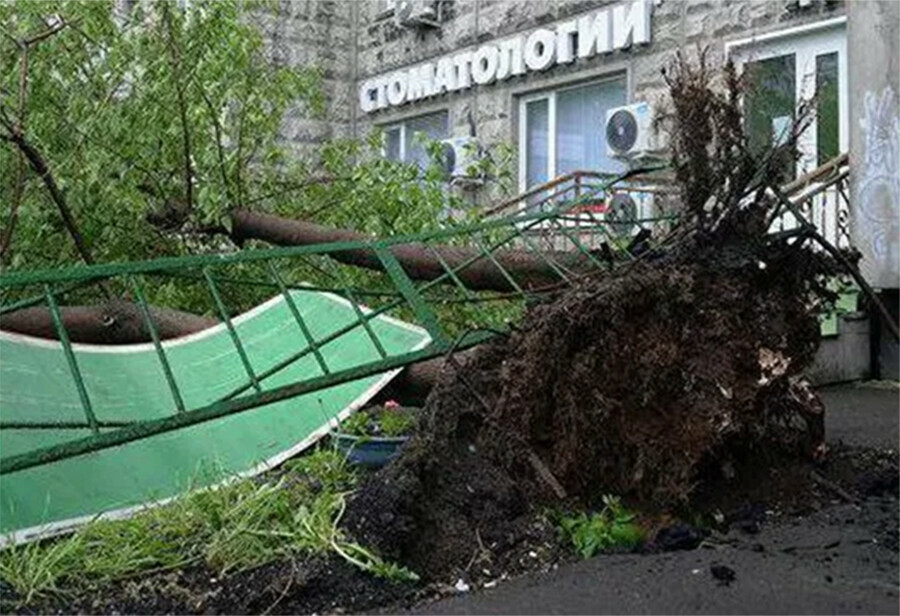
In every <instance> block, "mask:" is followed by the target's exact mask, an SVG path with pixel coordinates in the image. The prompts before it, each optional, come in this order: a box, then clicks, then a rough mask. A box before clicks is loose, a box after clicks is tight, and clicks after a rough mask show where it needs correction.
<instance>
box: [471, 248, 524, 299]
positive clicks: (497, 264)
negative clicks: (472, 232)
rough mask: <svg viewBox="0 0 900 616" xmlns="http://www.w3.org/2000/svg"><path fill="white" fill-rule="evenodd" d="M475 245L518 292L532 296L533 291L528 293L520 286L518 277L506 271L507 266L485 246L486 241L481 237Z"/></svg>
mask: <svg viewBox="0 0 900 616" xmlns="http://www.w3.org/2000/svg"><path fill="white" fill-rule="evenodd" d="M475 246H476V247H477V248H478V250H480V251H481V253H482V254H483V255H484V256H485V257H487V258H488V261H490V262H491V263H493V264H494V267H496V268H497V269H498V270H500V273H501V274H502V275H503V277H504V278H505V279H506V281H507V282H508V283H509V285H510V286H511V287H512V288H513V289H515V290H516V293H521V294H522V296H523V297H530V296H531V293H528V292H527V291H525V290H524V289H523V288H522V287H520V286H519V283H518V282H516V279H515V278H513V277H512V276H511V275H510V273H509V272H507V271H506V268H505V267H503V266H502V265H500V261H498V260H497V257H495V256H494V253H493V252H491V251H490V250H489V249H488V248H487V246H485V245H484V243H482V241H481V240H480V239H476V240H475Z"/></svg>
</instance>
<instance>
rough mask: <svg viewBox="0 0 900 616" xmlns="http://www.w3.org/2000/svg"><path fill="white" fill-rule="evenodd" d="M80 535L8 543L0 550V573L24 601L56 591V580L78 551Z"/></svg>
mask: <svg viewBox="0 0 900 616" xmlns="http://www.w3.org/2000/svg"><path fill="white" fill-rule="evenodd" d="M82 548H83V545H82V542H81V539H80V537H78V536H77V535H76V536H73V537H66V538H63V539H60V540H58V541H53V542H35V543H30V544H26V545H20V546H15V545H14V546H11V547H9V548H7V549H6V550H4V551H3V552H0V576H2V577H3V579H4V580H5V581H6V582H7V583H8V584H9V585H11V586H12V587H13V588H14V589H15V591H16V592H17V593H18V594H19V596H20V597H21V598H22V600H23V601H24V602H25V603H29V602H30V601H31V600H32V599H34V598H36V597H41V596H43V595H46V594H50V593H54V592H57V591H58V590H59V587H58V584H57V583H58V582H59V581H60V580H62V579H63V578H64V577H65V576H66V574H67V573H68V572H69V571H71V569H72V567H73V564H74V563H77V561H78V560H79V556H80V554H81V553H82Z"/></svg>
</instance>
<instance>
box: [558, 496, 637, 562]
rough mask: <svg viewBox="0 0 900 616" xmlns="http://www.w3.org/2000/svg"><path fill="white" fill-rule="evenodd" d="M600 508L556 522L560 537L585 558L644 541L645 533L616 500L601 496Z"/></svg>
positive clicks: (618, 500) (631, 514) (562, 517)
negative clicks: (560, 532) (601, 503)
mask: <svg viewBox="0 0 900 616" xmlns="http://www.w3.org/2000/svg"><path fill="white" fill-rule="evenodd" d="M603 505H604V506H603V509H602V510H601V511H600V512H599V513H592V514H590V515H588V514H587V513H585V512H581V513H578V514H576V515H571V516H561V517H560V518H559V520H558V526H559V528H560V530H561V531H562V534H563V536H564V537H565V538H566V539H567V540H568V541H571V543H572V545H573V547H574V548H575V550H576V551H577V552H578V553H579V554H581V556H583V557H584V558H591V557H592V556H594V555H595V554H597V553H598V552H600V551H602V550H608V549H610V548H614V547H624V548H635V547H637V546H638V545H640V544H641V543H642V542H643V541H644V530H643V529H642V528H641V527H640V526H638V525H637V524H636V523H635V522H634V518H635V515H634V514H633V513H631V512H629V511H628V510H627V509H625V507H624V506H623V505H622V502H621V500H620V499H619V498H618V497H615V496H608V495H607V496H604V497H603Z"/></svg>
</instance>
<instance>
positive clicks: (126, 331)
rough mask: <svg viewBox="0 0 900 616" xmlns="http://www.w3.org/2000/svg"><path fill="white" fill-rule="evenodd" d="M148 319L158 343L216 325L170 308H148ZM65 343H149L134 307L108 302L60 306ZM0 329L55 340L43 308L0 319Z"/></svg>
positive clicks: (198, 316) (48, 316)
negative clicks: (66, 336)
mask: <svg viewBox="0 0 900 616" xmlns="http://www.w3.org/2000/svg"><path fill="white" fill-rule="evenodd" d="M149 312H150V317H151V319H152V320H153V324H154V326H155V327H156V331H157V333H158V335H159V337H160V339H162V340H167V339H169V338H178V337H180V336H187V335H188V334H193V333H196V332H198V331H201V330H204V329H206V328H208V327H213V326H214V325H216V324H217V323H218V321H216V320H215V319H211V318H209V317H204V316H200V315H196V314H192V313H189V312H182V311H180V310H172V309H170V308H160V307H156V306H151V307H150V310H149ZM60 315H61V317H62V323H63V326H64V327H65V328H66V333H67V334H68V336H69V340H71V341H72V342H82V343H88V344H135V343H140V342H149V341H150V340H152V338H151V336H150V331H149V330H148V329H147V322H146V320H145V319H144V315H143V313H142V311H141V309H140V307H139V306H138V305H137V304H133V303H131V302H124V301H110V302H107V303H105V304H102V305H96V306H61V307H60ZM0 329H2V330H4V331H9V332H15V333H19V334H25V335H28V336H35V337H37V338H47V339H51V340H58V339H59V336H58V334H57V331H56V327H55V325H54V323H53V316H52V315H51V313H50V310H49V309H48V308H46V307H42V306H36V307H32V308H23V309H21V310H15V311H12V312H9V313H7V314H4V315H2V316H0Z"/></svg>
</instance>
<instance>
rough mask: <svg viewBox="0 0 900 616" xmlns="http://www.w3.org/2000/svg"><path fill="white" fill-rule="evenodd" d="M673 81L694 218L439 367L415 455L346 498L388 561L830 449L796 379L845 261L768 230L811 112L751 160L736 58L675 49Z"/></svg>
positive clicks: (686, 491)
mask: <svg viewBox="0 0 900 616" xmlns="http://www.w3.org/2000/svg"><path fill="white" fill-rule="evenodd" d="M666 80H667V82H668V84H669V89H670V93H671V97H672V114H671V116H670V117H669V118H668V121H669V122H671V132H672V156H673V158H672V164H673V167H674V169H675V172H676V176H677V180H678V184H679V186H680V187H681V189H682V195H681V202H682V206H683V208H684V214H685V215H684V222H683V223H682V225H681V226H680V227H679V228H678V229H676V231H675V232H674V233H673V235H672V236H671V237H669V238H668V239H667V241H664V242H663V243H662V244H661V245H660V246H659V247H658V248H656V249H654V250H653V251H652V252H650V253H649V254H645V255H643V256H642V258H640V259H638V260H637V261H636V262H634V263H631V264H623V265H620V266H618V267H617V268H616V269H615V270H614V271H613V272H612V273H607V274H599V275H594V276H590V277H588V278H587V279H586V280H585V281H583V282H582V283H581V284H579V285H577V286H576V287H574V288H572V289H570V290H567V291H565V292H564V293H562V294H561V295H560V296H559V297H558V298H557V299H555V300H554V301H552V302H549V303H544V304H541V305H538V306H535V307H533V308H532V309H531V310H530V311H529V312H528V314H527V315H526V317H525V319H524V321H523V323H522V324H521V325H520V327H518V328H517V329H516V330H515V331H514V332H513V333H512V334H510V335H509V336H508V337H507V338H505V339H502V340H497V341H496V342H493V343H489V344H488V345H486V346H485V347H482V348H480V349H479V350H478V351H477V353H476V354H475V357H474V358H471V359H470V360H469V361H468V362H467V363H466V364H465V365H463V366H461V367H459V368H458V369H455V370H454V369H450V370H447V371H446V372H445V373H444V377H443V379H442V380H441V381H440V382H439V384H438V386H437V387H436V388H435V389H434V390H433V392H432V393H431V395H430V397H429V398H428V401H427V403H426V406H425V409H424V419H423V424H422V425H421V426H420V429H419V431H418V433H417V434H416V435H415V437H414V439H413V440H412V442H411V443H410V445H409V446H408V448H407V449H406V450H405V453H404V455H403V456H401V457H400V458H399V459H398V460H396V461H395V462H394V463H392V464H391V465H389V466H388V467H386V468H385V469H383V470H382V471H380V472H379V473H377V474H376V475H374V476H373V477H372V478H371V479H370V480H369V481H368V482H367V483H366V485H365V486H364V487H363V488H362V489H361V490H360V491H359V493H358V494H357V496H356V497H355V500H354V501H353V502H352V503H351V506H350V508H349V510H348V518H347V519H348V524H349V525H350V527H351V528H352V529H353V530H354V531H355V532H356V533H357V534H358V535H360V537H361V538H362V539H364V540H365V541H367V542H370V543H371V544H373V545H376V546H378V547H379V548H380V549H382V550H383V551H384V552H385V553H386V554H388V555H389V556H390V557H392V558H397V559H399V560H401V561H402V562H404V563H406V564H408V565H410V566H412V567H414V568H416V569H417V570H418V571H420V572H421V573H424V574H426V575H432V576H441V575H446V574H447V573H449V572H450V571H451V570H453V569H455V568H463V567H465V564H466V562H468V561H469V560H470V559H471V557H472V551H473V546H475V545H485V546H495V547H496V548H497V549H499V550H503V549H506V548H509V547H510V546H511V545H512V544H514V543H515V542H516V541H518V540H520V539H521V538H522V536H523V535H525V534H527V533H528V528H529V525H530V523H531V520H532V519H533V515H534V513H535V511H536V510H538V509H539V508H540V507H542V506H545V505H548V504H551V505H552V504H554V503H558V502H560V499H577V500H580V501H582V502H590V501H591V500H592V499H595V498H597V497H598V496H599V495H600V494H602V493H609V492H612V493H617V494H622V495H624V496H626V497H628V498H632V499H636V500H638V501H641V502H643V503H644V504H645V505H646V506H652V507H661V506H666V505H672V504H676V503H679V502H682V501H684V500H685V499H687V498H688V497H689V496H690V494H691V492H692V490H693V488H694V487H695V485H696V482H697V481H699V480H702V478H703V477H702V473H703V472H704V469H707V468H712V469H716V468H717V467H721V466H722V464H723V463H724V462H727V461H729V460H730V459H731V458H732V456H736V455H738V454H739V453H741V452H743V453H746V452H751V454H752V455H754V456H756V457H757V459H759V458H761V457H763V456H764V454H765V452H766V451H767V450H770V449H773V448H776V447H778V448H782V447H784V448H786V449H787V451H793V452H795V453H796V455H798V456H799V455H802V456H821V455H823V454H824V422H823V407H822V405H821V403H820V402H819V400H818V398H817V396H816V394H815V393H814V392H812V391H811V389H810V388H809V386H808V384H807V383H806V382H805V381H804V379H803V378H802V375H803V371H804V369H805V368H806V367H807V366H808V365H809V364H810V362H811V361H812V359H813V356H814V353H815V350H816V348H817V346H818V340H819V330H818V322H817V318H816V314H817V312H816V311H817V309H818V307H819V306H820V305H821V304H822V302H825V301H828V300H829V299H831V294H830V292H829V291H828V290H827V288H826V286H825V281H826V279H827V277H828V276H829V275H831V274H832V273H833V272H834V271H835V269H834V268H835V264H834V262H833V260H832V258H831V256H830V255H829V254H828V253H826V252H823V251H819V250H814V249H813V248H812V246H811V245H810V243H809V242H808V241H806V240H807V236H806V235H805V234H806V230H804V229H802V228H801V229H798V230H796V231H795V232H792V233H789V234H781V235H771V234H770V233H769V228H770V221H771V218H772V216H773V215H775V213H776V212H777V211H778V210H779V208H780V207H781V206H782V204H781V202H780V200H779V199H777V198H776V197H775V196H773V195H772V193H771V190H770V188H771V187H772V186H774V185H777V183H778V182H779V179H780V178H779V175H780V165H782V164H783V158H782V157H783V156H790V152H791V148H792V147H793V142H794V141H795V140H796V137H797V136H798V135H799V133H800V132H801V131H802V130H803V128H804V127H805V123H806V118H808V115H806V113H805V112H804V113H800V114H799V119H798V121H797V123H796V124H795V126H794V131H793V133H792V135H791V139H789V141H790V143H787V144H785V145H784V146H783V147H781V148H779V149H778V150H775V151H772V152H767V153H763V154H762V155H757V154H755V153H751V152H750V151H748V148H747V140H746V137H745V135H744V132H743V125H742V122H741V118H740V113H739V108H738V98H739V94H740V88H741V83H740V80H739V79H738V77H737V76H736V75H735V73H734V70H733V68H732V67H728V68H727V69H725V71H724V74H723V75H721V76H719V75H716V74H715V73H714V72H713V71H711V70H710V69H709V68H708V67H707V66H706V64H705V59H704V57H703V55H701V56H700V59H699V61H698V63H696V64H690V63H687V62H686V61H684V59H683V58H681V57H680V56H679V57H678V58H677V59H676V60H675V61H674V62H673V63H672V65H671V66H669V67H668V72H667V73H666Z"/></svg>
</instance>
